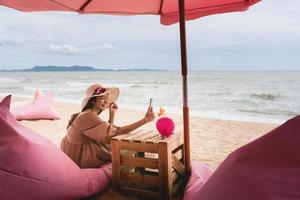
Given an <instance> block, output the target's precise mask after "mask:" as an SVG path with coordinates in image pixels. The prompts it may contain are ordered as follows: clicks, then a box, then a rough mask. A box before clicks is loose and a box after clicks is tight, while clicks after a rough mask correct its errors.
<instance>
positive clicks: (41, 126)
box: [12, 98, 278, 167]
mask: <svg viewBox="0 0 300 200" xmlns="http://www.w3.org/2000/svg"><path fill="white" fill-rule="evenodd" d="M22 99H24V98H13V99H12V105H13V103H14V102H17V101H21V100H22ZM54 107H55V109H56V110H57V111H58V113H59V114H60V115H61V119H60V120H36V121H27V120H23V121H19V122H20V123H21V124H22V125H24V126H26V127H28V128H30V129H32V130H33V131H34V132H36V133H38V134H40V135H43V136H45V137H46V138H48V139H49V140H50V141H51V142H53V143H54V144H55V145H56V146H57V147H59V146H60V141H61V139H62V138H63V137H64V136H65V134H66V125H67V122H68V120H69V118H70V116H71V114H74V113H76V112H78V111H79V110H80V104H75V103H63V102H60V101H57V100H55V101H54ZM144 114H145V112H143V111H138V110H131V109H125V108H120V109H119V110H118V111H117V114H116V119H115V124H116V125H118V126H123V125H127V124H129V123H133V122H135V121H137V120H139V119H141V118H142V117H143V116H144ZM100 117H101V118H102V119H103V120H107V119H108V112H107V110H106V111H104V112H103V113H101V114H100ZM168 117H170V118H172V119H173V120H174V122H175V131H176V132H182V130H183V123H182V117H181V116H180V115H174V114H170V115H168ZM277 126H278V124H271V123H259V122H242V121H232V120H222V119H209V118H202V117H190V142H191V158H192V161H199V162H202V163H206V164H208V165H210V166H211V167H217V166H218V165H219V164H220V163H221V162H222V161H223V160H224V159H225V157H226V156H227V155H228V154H229V153H231V152H232V151H234V150H235V149H237V148H239V147H241V146H243V145H245V144H247V143H249V142H251V141H253V140H254V139H256V138H258V137H260V136H262V135H264V134H265V133H267V132H269V131H271V130H272V129H274V128H275V127H277ZM141 129H144V130H147V129H148V130H149V129H152V130H156V127H155V121H153V122H151V123H149V124H146V125H144V126H143V127H141Z"/></svg>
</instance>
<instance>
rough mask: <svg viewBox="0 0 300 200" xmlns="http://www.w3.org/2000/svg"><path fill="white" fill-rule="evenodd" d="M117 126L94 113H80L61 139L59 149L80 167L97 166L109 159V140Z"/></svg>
mask: <svg viewBox="0 0 300 200" xmlns="http://www.w3.org/2000/svg"><path fill="white" fill-rule="evenodd" d="M118 134H120V131H119V128H118V127H117V126H114V125H113V124H109V123H107V122H105V121H103V120H101V119H100V118H99V116H98V115H97V114H96V113H93V112H89V111H85V112H82V113H80V114H79V115H78V116H77V118H76V119H75V120H74V121H73V123H72V125H71V126H70V127H69V128H68V132H67V135H66V136H65V137H64V138H63V139H62V142H61V150H62V151H63V152H65V154H67V155H68V156H69V157H70V158H71V159H72V160H73V161H74V162H75V163H76V164H77V165H78V166H79V167H80V168H97V167H100V166H101V165H102V164H104V163H106V162H110V161H111V147H110V141H111V138H112V137H113V136H116V135H118Z"/></svg>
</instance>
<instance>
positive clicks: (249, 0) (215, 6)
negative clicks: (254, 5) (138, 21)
mask: <svg viewBox="0 0 300 200" xmlns="http://www.w3.org/2000/svg"><path fill="white" fill-rule="evenodd" d="M247 1H248V2H251V0H247ZM240 3H245V1H240V2H235V3H228V4H221V5H214V6H207V7H201V8H193V9H189V10H186V11H194V10H199V9H200V10H202V9H207V8H217V7H223V6H229V5H235V4H240ZM176 13H178V12H176V11H175V12H170V13H166V15H169V14H176Z"/></svg>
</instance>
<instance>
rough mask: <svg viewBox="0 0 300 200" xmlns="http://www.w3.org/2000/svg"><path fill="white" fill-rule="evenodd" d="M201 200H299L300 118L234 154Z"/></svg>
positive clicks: (205, 187) (204, 188)
mask: <svg viewBox="0 0 300 200" xmlns="http://www.w3.org/2000/svg"><path fill="white" fill-rule="evenodd" d="M194 199H198V200H219V199H222V200H299V199H300V115H299V116H297V117H295V118H293V119H290V120H288V121H287V122H286V123H284V124H283V125H281V126H279V127H278V128H276V129H274V130H273V131H271V132H269V133H268V134H266V135H264V136H262V137H261V138H258V139H257V140H255V141H253V142H251V143H249V144H247V145H245V146H243V147H241V148H239V149H237V150H236V151H234V152H233V153H231V154H230V155H229V156H228V157H227V158H226V159H225V160H224V161H223V162H222V164H221V165H220V166H219V168H218V169H217V170H216V171H215V173H214V174H213V175H212V176H211V177H210V178H209V179H208V181H207V182H206V183H205V184H204V185H203V186H202V188H201V190H199V191H198V192H197V194H195V197H194Z"/></svg>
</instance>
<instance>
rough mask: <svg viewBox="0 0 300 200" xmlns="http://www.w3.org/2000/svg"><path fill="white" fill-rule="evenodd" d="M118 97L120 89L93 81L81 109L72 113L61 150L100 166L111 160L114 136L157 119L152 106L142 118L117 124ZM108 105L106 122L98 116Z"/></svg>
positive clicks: (82, 163) (84, 164) (84, 162)
mask: <svg viewBox="0 0 300 200" xmlns="http://www.w3.org/2000/svg"><path fill="white" fill-rule="evenodd" d="M118 97H119V89H118V88H104V87H102V86H101V85H100V84H93V85H91V86H90V87H88V89H87V91H86V97H85V98H84V99H83V101H82V110H81V112H79V113H77V114H74V115H72V116H71V119H70V121H69V123H68V126H67V130H68V131H67V135H66V136H65V137H64V138H63V140H62V142H61V149H62V151H63V152H65V153H66V154H67V155H68V156H69V157H70V158H71V159H72V160H73V161H74V162H75V163H76V164H77V165H78V166H79V167H81V168H97V167H99V166H101V165H102V164H104V163H105V162H109V161H111V149H110V140H111V138H112V137H114V136H116V135H119V134H127V133H129V132H131V131H133V130H135V129H137V128H139V127H140V126H142V125H144V124H146V123H148V122H150V121H153V120H154V113H153V111H152V107H149V108H148V111H147V112H146V114H145V116H144V117H143V118H142V119H141V120H139V121H137V122H135V123H132V124H129V125H127V126H122V127H117V126H115V125H114V117H115V113H116V111H117V109H118V107H117V105H116V103H115V100H116V99H117V98H118ZM107 108H109V120H108V122H105V121H103V120H102V119H101V118H100V117H99V116H98V115H99V114H100V113H101V112H102V111H103V110H105V109H107Z"/></svg>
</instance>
